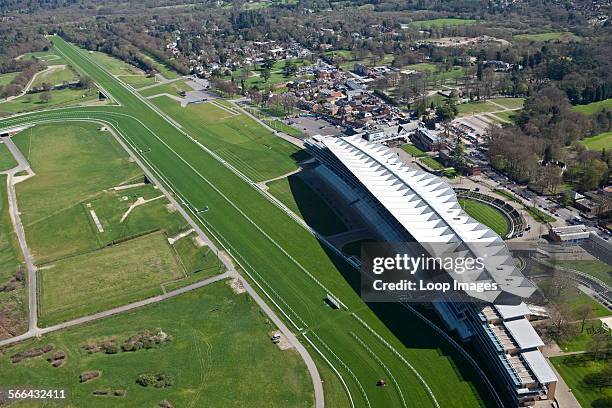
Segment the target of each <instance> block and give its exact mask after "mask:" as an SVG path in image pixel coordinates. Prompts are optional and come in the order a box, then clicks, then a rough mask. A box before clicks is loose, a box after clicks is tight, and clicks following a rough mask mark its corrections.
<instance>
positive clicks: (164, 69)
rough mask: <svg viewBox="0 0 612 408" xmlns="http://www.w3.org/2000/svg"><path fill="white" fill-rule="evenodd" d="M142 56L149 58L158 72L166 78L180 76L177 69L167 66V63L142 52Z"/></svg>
mask: <svg viewBox="0 0 612 408" xmlns="http://www.w3.org/2000/svg"><path fill="white" fill-rule="evenodd" d="M140 56H141V57H142V58H144V59H145V60H147V61H148V62H149V63H150V64H151V65H152V66H153V68H154V69H155V70H156V71H157V72H159V73H160V74H161V75H162V76H163V77H164V78H166V79H175V78H178V77H179V76H180V75H179V74H178V73H177V72H176V71H175V70H173V69H172V68H170V67H168V66H166V64H163V63H161V62H159V61H158V60H157V59H156V58H153V57H151V56H149V55H147V54H144V53H141V54H140Z"/></svg>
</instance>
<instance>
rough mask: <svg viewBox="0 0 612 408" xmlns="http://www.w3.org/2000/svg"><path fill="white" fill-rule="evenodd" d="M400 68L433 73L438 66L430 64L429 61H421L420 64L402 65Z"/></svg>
mask: <svg viewBox="0 0 612 408" xmlns="http://www.w3.org/2000/svg"><path fill="white" fill-rule="evenodd" d="M402 69H412V70H415V71H420V72H427V73H429V74H433V73H434V72H436V71H437V70H438V66H437V65H436V64H432V63H429V62H422V63H420V64H411V65H406V66H404V67H402Z"/></svg>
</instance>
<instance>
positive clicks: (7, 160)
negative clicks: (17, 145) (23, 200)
mask: <svg viewBox="0 0 612 408" xmlns="http://www.w3.org/2000/svg"><path fill="white" fill-rule="evenodd" d="M15 166H17V161H15V158H14V157H13V155H12V154H11V152H10V151H9V149H8V147H6V145H5V144H4V143H0V171H6V170H9V169H12V168H13V167H15ZM5 187H6V186H5V185H2V186H0V188H5Z"/></svg>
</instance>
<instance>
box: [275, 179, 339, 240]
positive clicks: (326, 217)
mask: <svg viewBox="0 0 612 408" xmlns="http://www.w3.org/2000/svg"><path fill="white" fill-rule="evenodd" d="M268 191H269V192H270V194H272V195H273V196H274V197H276V198H278V199H279V200H280V201H281V202H282V203H283V204H285V205H286V206H287V207H288V208H289V209H290V210H291V211H293V212H294V213H295V214H297V215H299V216H300V217H301V218H302V219H303V220H304V221H306V223H307V224H308V225H310V226H311V227H312V228H314V229H315V230H317V231H318V232H320V233H321V234H323V235H334V234H338V233H340V232H344V231H346V226H345V225H344V223H343V222H342V220H340V218H339V217H338V216H337V215H336V214H335V213H334V211H333V210H332V209H331V208H329V206H328V205H327V203H326V202H325V201H323V199H322V198H321V197H320V196H319V195H318V193H317V192H316V191H314V190H313V189H312V188H310V186H309V185H308V184H306V182H304V181H303V180H302V179H301V178H300V177H299V176H298V175H295V174H292V175H291V176H289V177H286V178H282V179H279V180H274V181H272V182H270V183H268Z"/></svg>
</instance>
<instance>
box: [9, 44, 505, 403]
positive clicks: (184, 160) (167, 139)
mask: <svg viewBox="0 0 612 408" xmlns="http://www.w3.org/2000/svg"><path fill="white" fill-rule="evenodd" d="M52 41H53V43H54V44H55V46H56V49H57V51H58V52H59V53H60V54H61V55H62V56H63V57H64V58H65V59H67V60H68V61H70V62H71V64H72V65H73V66H75V67H76V68H77V69H78V70H80V71H82V72H83V73H86V74H87V75H89V76H91V77H92V78H93V79H94V80H95V81H96V82H97V83H98V85H99V86H100V87H101V88H102V89H104V91H105V92H106V93H107V94H108V95H109V96H112V99H114V100H115V101H117V102H118V103H119V104H120V105H121V106H112V107H111V106H107V107H81V108H74V109H70V108H66V109H57V110H52V111H47V112H38V113H33V114H27V115H22V116H18V117H13V118H9V119H6V120H3V121H0V129H1V128H6V127H8V126H11V125H18V124H25V123H44V122H47V121H51V122H55V121H56V122H60V123H61V122H66V121H71V120H79V121H82V120H91V121H95V122H97V123H101V124H105V125H107V126H111V127H112V128H113V129H114V130H115V131H116V132H117V133H119V134H120V136H121V137H122V138H123V139H124V140H125V142H126V143H127V144H128V145H129V146H130V147H131V148H132V149H133V150H134V151H135V152H136V153H137V154H138V155H139V156H140V157H141V159H142V160H143V161H144V162H145V163H146V164H147V165H148V166H149V167H150V169H151V170H152V171H153V172H155V173H156V174H157V175H158V176H159V178H160V179H161V180H163V182H164V183H165V184H166V185H167V187H168V188H169V189H170V190H171V191H172V192H174V194H176V196H177V197H178V198H179V201H181V202H183V203H184V205H185V207H186V209H188V210H189V211H190V212H191V213H192V215H193V218H194V219H197V220H198V221H199V222H200V223H201V224H202V225H203V227H204V228H205V229H206V230H208V232H209V234H210V235H211V237H212V238H214V239H215V240H216V241H217V242H218V243H220V244H221V245H222V246H223V247H224V248H225V249H226V250H227V252H228V253H230V254H231V256H232V257H233V258H234V260H235V261H236V263H237V264H238V266H239V267H240V268H241V269H242V270H243V271H244V272H245V273H246V274H247V275H248V277H249V278H250V279H251V280H252V281H253V282H254V283H255V285H256V287H258V289H259V290H260V292H261V293H263V294H264V295H265V296H266V297H267V298H268V300H269V302H270V303H272V304H273V305H274V306H275V307H276V308H277V310H278V311H279V314H280V315H281V317H283V318H284V319H285V320H286V321H287V322H288V323H289V324H290V327H292V329H293V330H294V332H296V333H297V334H298V336H299V338H300V341H302V342H303V343H304V344H305V345H306V346H308V347H309V350H310V352H311V354H312V355H313V357H314V358H315V359H316V361H317V362H319V363H320V364H329V365H330V366H331V368H332V370H333V371H334V372H336V374H337V375H338V376H339V378H340V381H341V382H342V383H343V387H345V388H346V390H347V392H348V395H349V400H350V403H351V404H352V405H354V406H359V407H370V406H373V407H383V406H384V407H403V406H417V407H431V406H443V407H453V406H456V407H465V406H481V405H487V403H486V402H484V401H492V400H493V398H492V396H491V395H490V394H489V393H488V392H487V390H486V388H485V387H484V385H483V383H482V381H481V380H480V379H479V377H478V375H477V374H476V372H475V370H474V369H473V368H472V367H471V366H469V365H468V363H467V362H466V361H465V359H463V358H462V357H461V356H460V355H459V353H457V352H456V350H455V349H453V348H452V347H451V346H450V345H449V344H448V343H447V342H446V341H444V340H442V339H440V338H439V337H438V336H437V335H436V333H435V332H434V331H432V330H431V329H429V328H428V327H427V326H426V325H424V324H423V323H422V322H421V321H420V320H418V318H416V317H415V316H414V315H412V314H411V313H410V312H409V311H407V310H405V309H403V308H402V307H401V306H400V305H386V306H384V307H383V306H381V307H378V306H377V307H376V310H377V312H378V313H379V315H381V316H384V323H383V321H382V320H381V319H379V318H378V317H377V315H376V314H374V312H373V311H372V310H371V309H370V308H369V307H368V306H366V305H365V304H364V303H363V302H362V301H361V299H360V298H359V296H358V294H357V293H356V291H355V289H354V288H356V289H358V287H359V285H358V280H359V279H358V272H357V271H355V270H353V269H352V268H351V267H350V266H348V265H347V264H346V263H344V262H343V261H342V260H341V259H339V258H337V257H336V256H335V255H332V254H331V253H328V252H327V251H326V250H325V249H324V247H323V246H322V244H320V243H319V242H318V241H317V240H316V238H315V237H314V236H312V235H311V234H310V233H309V232H308V231H306V230H305V229H304V228H303V227H301V226H300V225H298V224H297V223H296V222H295V221H293V220H292V219H291V218H290V217H288V216H287V215H286V214H285V213H284V212H283V211H282V210H280V209H279V208H277V207H276V206H275V205H274V204H273V203H271V202H270V201H269V200H268V199H266V198H265V197H264V196H263V195H262V193H261V192H259V191H258V190H257V189H256V187H255V186H254V185H253V184H252V182H251V181H250V180H249V179H247V178H246V177H240V176H239V175H237V174H235V173H234V172H232V171H231V170H230V169H229V165H228V164H227V163H226V162H225V161H223V160H218V159H217V158H215V157H213V156H212V155H211V154H210V153H209V152H208V151H206V150H205V149H204V147H203V146H201V145H199V144H197V143H196V142H195V141H194V140H192V139H191V138H190V137H189V136H188V135H186V134H185V133H184V132H183V131H181V130H179V129H178V128H175V127H174V126H173V125H172V124H171V123H170V122H169V121H167V120H165V119H164V118H163V117H162V116H161V115H160V114H156V113H155V112H154V107H153V106H152V105H151V104H149V103H148V102H147V101H146V100H144V99H142V98H141V97H139V96H137V95H136V93H135V92H133V90H131V89H129V88H128V87H126V86H125V85H123V84H122V83H121V82H119V81H118V80H117V79H116V78H115V77H113V76H112V75H110V74H109V73H107V72H106V71H105V70H103V69H102V68H101V67H100V66H99V65H97V64H96V63H95V62H93V60H92V59H91V58H90V57H89V55H88V54H87V52H85V51H83V50H79V49H78V48H76V47H74V46H72V45H70V44H68V43H67V42H65V41H64V40H62V39H61V38H59V37H54V38H53V40H52ZM205 206H207V207H208V208H209V211H207V212H205V213H200V214H198V213H197V211H196V210H197V209H199V208H203V207H205ZM350 284H352V286H353V287H351V285H350ZM328 293H329V294H332V295H333V296H335V297H336V298H338V299H340V301H341V302H342V303H343V304H344V305H346V307H347V310H332V309H330V308H329V307H328V306H327V305H326V304H325V302H324V298H325V296H326V295H327V294H328ZM390 329H392V330H393V332H392V331H391V330H390ZM398 337H400V338H401V341H400V339H399V338H398ZM323 361H325V362H323ZM379 378H385V379H386V380H387V383H388V386H387V387H384V388H380V387H376V386H375V383H376V381H377V380H378V379H379ZM326 398H327V403H328V405H329V406H336V405H334V399H333V396H332V395H329V394H326ZM483 400H484V401H483Z"/></svg>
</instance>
